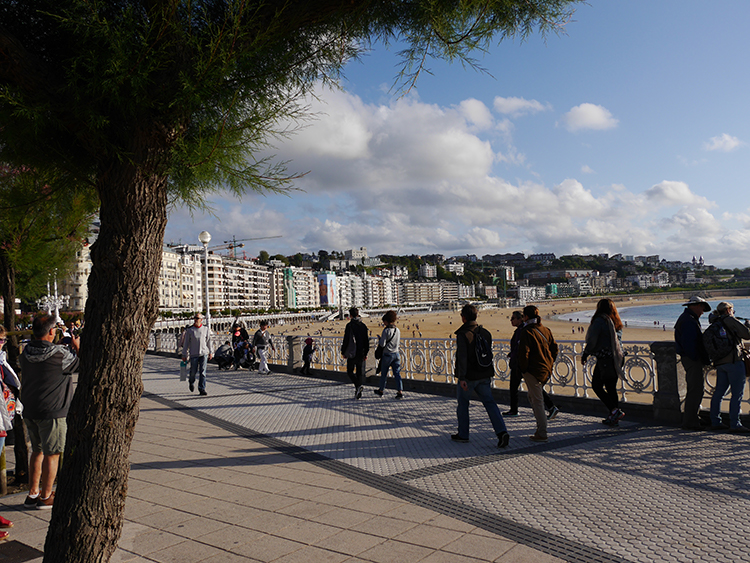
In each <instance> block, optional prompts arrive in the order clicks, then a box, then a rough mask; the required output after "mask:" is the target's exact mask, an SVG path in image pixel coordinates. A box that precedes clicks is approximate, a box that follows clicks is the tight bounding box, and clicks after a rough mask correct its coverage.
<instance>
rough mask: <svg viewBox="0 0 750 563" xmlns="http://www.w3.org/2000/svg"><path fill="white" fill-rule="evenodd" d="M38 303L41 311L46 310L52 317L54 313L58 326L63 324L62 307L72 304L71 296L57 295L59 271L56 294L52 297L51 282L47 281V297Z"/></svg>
mask: <svg viewBox="0 0 750 563" xmlns="http://www.w3.org/2000/svg"><path fill="white" fill-rule="evenodd" d="M36 303H37V307H39V308H40V309H45V310H46V311H47V313H48V314H49V315H51V314H52V312H53V311H54V313H55V322H56V323H57V324H60V323H62V319H61V318H60V307H67V306H68V303H70V296H69V295H58V293H57V270H55V294H54V295H52V294H51V293H50V288H49V281H47V295H45V296H44V298H42V299H40V300H39V301H37V302H36Z"/></svg>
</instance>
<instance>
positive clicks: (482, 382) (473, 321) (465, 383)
mask: <svg viewBox="0 0 750 563" xmlns="http://www.w3.org/2000/svg"><path fill="white" fill-rule="evenodd" d="M461 322H462V323H463V325H462V326H461V328H459V329H458V330H457V331H456V370H455V375H456V379H458V386H457V388H456V394H457V399H458V407H457V409H456V414H457V416H458V433H456V434H453V435H451V439H452V440H453V441H454V442H468V441H469V399H470V398H471V392H472V391H474V392H476V394H477V395H478V396H479V399H480V400H481V401H482V404H483V405H484V409H485V410H486V411H487V414H488V415H489V417H490V422H491V423H492V428H493V429H494V430H495V434H496V435H497V438H498V442H497V447H498V448H505V447H507V446H508V443H509V442H510V435H509V434H508V431H507V429H506V428H505V421H504V420H503V415H502V414H500V409H499V408H498V406H497V403H496V402H495V398H494V397H493V396H492V386H491V381H492V377H493V376H494V375H495V368H494V365H493V362H492V335H491V334H490V333H489V332H488V331H487V330H486V329H485V328H483V327H482V326H480V325H478V324H477V308H476V307H475V306H474V305H471V304H469V305H464V307H463V309H461Z"/></svg>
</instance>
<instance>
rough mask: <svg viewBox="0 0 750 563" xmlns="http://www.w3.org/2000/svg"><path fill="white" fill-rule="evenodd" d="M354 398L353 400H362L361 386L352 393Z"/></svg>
mask: <svg viewBox="0 0 750 563" xmlns="http://www.w3.org/2000/svg"><path fill="white" fill-rule="evenodd" d="M354 398H355V399H361V398H362V386H361V385H360V386H359V387H357V390H356V391H355V392H354Z"/></svg>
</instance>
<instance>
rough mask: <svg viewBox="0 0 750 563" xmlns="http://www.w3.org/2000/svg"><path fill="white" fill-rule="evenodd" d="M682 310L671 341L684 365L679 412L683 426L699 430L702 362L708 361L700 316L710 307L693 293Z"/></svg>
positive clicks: (702, 381) (702, 389) (707, 362)
mask: <svg viewBox="0 0 750 563" xmlns="http://www.w3.org/2000/svg"><path fill="white" fill-rule="evenodd" d="M683 307H685V310H684V311H683V312H682V314H681V315H680V318H679V319H677V323H676V324H675V325H674V341H675V344H677V353H678V354H679V355H680V361H681V362H682V367H684V368H685V383H686V386H687V392H686V393H685V410H684V412H683V414H682V428H683V430H703V429H704V428H703V426H702V425H701V422H700V418H699V416H698V413H699V412H700V408H701V403H702V402H703V392H704V387H705V382H704V378H703V366H706V365H708V364H709V363H710V360H709V358H708V352H706V346H705V345H704V344H703V333H702V332H701V323H700V317H701V315H702V314H703V313H707V312H709V311H710V310H711V305H709V304H708V302H707V301H705V300H704V299H701V298H700V297H698V296H697V295H696V296H693V297H691V298H690V301H688V302H687V303H684V304H683Z"/></svg>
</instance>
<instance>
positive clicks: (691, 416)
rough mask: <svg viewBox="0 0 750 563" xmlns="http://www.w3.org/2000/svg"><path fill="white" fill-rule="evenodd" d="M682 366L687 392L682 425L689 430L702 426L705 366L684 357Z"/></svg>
mask: <svg viewBox="0 0 750 563" xmlns="http://www.w3.org/2000/svg"><path fill="white" fill-rule="evenodd" d="M682 366H683V367H684V368H685V383H686V386H687V392H686V393H685V412H684V413H683V415H682V425H683V426H685V427H688V428H698V427H700V425H701V422H700V418H699V417H698V412H699V411H700V408H701V403H702V402H703V393H704V384H705V382H704V378H703V364H702V363H701V362H696V361H695V360H692V359H690V358H688V357H687V356H683V357H682Z"/></svg>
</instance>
